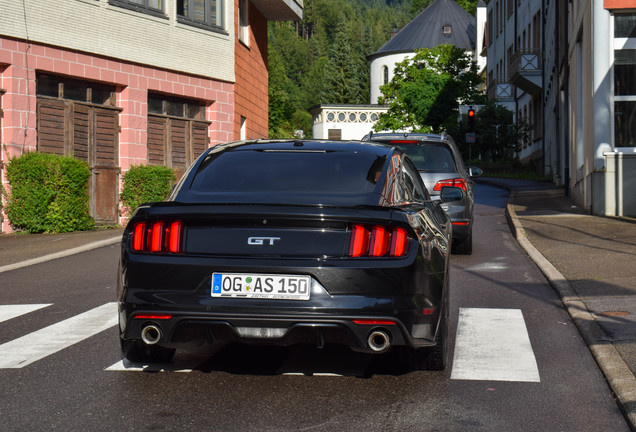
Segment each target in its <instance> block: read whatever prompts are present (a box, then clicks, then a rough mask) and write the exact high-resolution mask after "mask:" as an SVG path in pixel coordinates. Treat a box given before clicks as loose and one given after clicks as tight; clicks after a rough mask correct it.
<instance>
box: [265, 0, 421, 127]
mask: <svg viewBox="0 0 636 432" xmlns="http://www.w3.org/2000/svg"><path fill="white" fill-rule="evenodd" d="M409 7H410V2H409V0H403V1H402V0H397V1H384V0H306V1H305V2H304V7H303V20H302V21H300V22H297V23H286V22H270V23H269V46H268V50H269V59H268V61H269V98H270V99H269V136H270V137H271V138H289V137H291V136H293V133H294V131H295V130H299V129H302V130H303V131H304V133H305V136H307V137H311V132H312V122H311V118H309V117H308V114H307V111H308V110H309V108H311V107H312V106H315V105H318V104H326V103H328V104H339V103H352V104H367V103H369V69H368V62H367V56H369V55H370V54H373V53H374V52H375V51H377V50H378V48H380V47H381V46H382V45H384V44H385V43H386V42H387V41H388V40H389V38H390V35H391V30H392V29H394V28H401V27H404V26H405V25H406V24H407V23H408V22H409V21H410V20H411V19H412V18H413V16H411V15H410V14H409Z"/></svg>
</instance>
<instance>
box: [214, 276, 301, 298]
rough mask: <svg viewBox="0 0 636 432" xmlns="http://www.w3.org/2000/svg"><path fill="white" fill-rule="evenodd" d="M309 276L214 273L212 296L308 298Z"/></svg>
mask: <svg viewBox="0 0 636 432" xmlns="http://www.w3.org/2000/svg"><path fill="white" fill-rule="evenodd" d="M310 281H311V278H310V277H309V276H290V275H263V274H246V273H214V274H213V275H212V297H236V298H256V299H279V300H309V290H310V286H311V284H310Z"/></svg>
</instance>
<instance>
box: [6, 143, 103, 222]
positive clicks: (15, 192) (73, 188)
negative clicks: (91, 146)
mask: <svg viewBox="0 0 636 432" xmlns="http://www.w3.org/2000/svg"><path fill="white" fill-rule="evenodd" d="M6 173H7V180H8V182H9V186H10V190H9V191H6V190H3V193H4V194H5V196H6V200H7V203H6V206H5V211H6V213H7V217H8V218H9V222H10V223H11V225H12V226H13V227H14V228H15V229H17V230H22V231H26V232H29V233H42V232H48V233H59V232H70V231H80V230H89V229H92V228H93V227H94V226H95V221H94V220H93V219H92V218H91V217H90V212H89V197H88V181H89V179H90V176H91V172H90V169H89V168H88V165H87V164H86V163H85V162H82V161H80V160H77V159H74V158H72V157H67V156H59V155H56V154H52V153H39V152H32V153H25V154H23V155H22V156H19V157H14V158H11V159H10V160H9V163H8V164H7V170H6Z"/></svg>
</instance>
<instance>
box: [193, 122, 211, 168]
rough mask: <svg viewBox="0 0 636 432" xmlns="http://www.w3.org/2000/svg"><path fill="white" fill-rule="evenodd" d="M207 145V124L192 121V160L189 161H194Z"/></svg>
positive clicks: (208, 143) (208, 144)
mask: <svg viewBox="0 0 636 432" xmlns="http://www.w3.org/2000/svg"><path fill="white" fill-rule="evenodd" d="M209 146H210V141H209V137H208V124H207V123H202V122H192V161H190V162H194V160H195V159H196V158H198V157H199V156H200V155H201V153H203V152H204V151H205V149H207V148H208V147H209Z"/></svg>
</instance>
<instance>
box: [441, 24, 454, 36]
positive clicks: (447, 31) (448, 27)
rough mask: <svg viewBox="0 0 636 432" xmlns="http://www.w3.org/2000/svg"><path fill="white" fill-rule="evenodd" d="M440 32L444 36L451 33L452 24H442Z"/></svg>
mask: <svg viewBox="0 0 636 432" xmlns="http://www.w3.org/2000/svg"><path fill="white" fill-rule="evenodd" d="M442 33H443V34H444V36H450V35H451V34H453V26H452V25H445V26H442Z"/></svg>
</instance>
